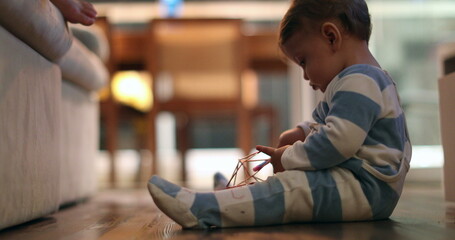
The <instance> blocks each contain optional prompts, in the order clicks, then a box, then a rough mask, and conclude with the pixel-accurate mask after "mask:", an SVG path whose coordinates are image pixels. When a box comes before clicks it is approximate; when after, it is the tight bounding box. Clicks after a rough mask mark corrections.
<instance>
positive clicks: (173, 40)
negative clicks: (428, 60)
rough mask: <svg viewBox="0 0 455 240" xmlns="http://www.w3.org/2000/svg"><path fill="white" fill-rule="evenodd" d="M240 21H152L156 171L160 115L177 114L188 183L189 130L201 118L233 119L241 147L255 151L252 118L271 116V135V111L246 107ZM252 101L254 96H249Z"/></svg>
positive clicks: (152, 121)
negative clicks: (157, 124)
mask: <svg viewBox="0 0 455 240" xmlns="http://www.w3.org/2000/svg"><path fill="white" fill-rule="evenodd" d="M242 23H243V21H242V20H240V19H154V20H152V21H151V22H150V24H149V35H148V37H149V38H148V49H147V58H146V68H147V69H148V71H150V73H151V75H152V76H153V93H154V98H153V99H154V100H153V101H154V102H153V107H152V110H151V111H150V112H149V119H148V126H149V127H148V136H149V137H148V145H149V147H150V150H151V152H152V154H153V172H154V173H156V171H157V168H158V166H157V162H158V161H157V154H156V152H157V151H156V150H157V149H156V129H155V121H156V116H157V114H158V113H160V112H162V111H168V112H172V113H174V115H175V116H176V120H177V141H178V144H177V146H178V149H179V150H180V152H181V154H182V169H181V178H182V180H183V181H185V180H186V167H185V165H186V163H185V152H186V151H187V150H188V149H189V147H190V143H189V142H188V129H189V126H190V125H191V123H192V122H193V120H194V119H195V118H197V117H200V116H220V117H223V116H227V115H230V116H235V118H236V125H237V127H236V128H237V130H236V131H237V146H238V147H239V148H240V149H241V150H242V151H243V152H244V153H248V152H249V151H251V149H252V147H253V145H252V129H253V123H252V118H253V117H254V116H253V115H258V114H268V116H269V119H271V120H270V122H271V126H272V129H273V131H272V132H276V130H275V127H276V125H277V123H276V122H277V120H276V117H275V114H274V111H273V109H271V108H264V107H258V106H257V103H255V102H254V101H250V102H248V101H247V100H248V99H249V98H248V95H249V94H250V93H251V95H252V94H254V93H255V92H257V91H255V90H253V89H251V91H250V89H247V88H245V86H246V85H247V84H245V82H248V81H246V80H245V79H244V78H242V76H245V74H244V73H245V72H246V70H247V55H246V53H245V38H244V36H243V35H242V32H241V27H242ZM249 97H250V98H251V96H249Z"/></svg>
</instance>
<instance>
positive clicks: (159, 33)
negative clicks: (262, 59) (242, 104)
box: [147, 19, 246, 102]
mask: <svg viewBox="0 0 455 240" xmlns="http://www.w3.org/2000/svg"><path fill="white" fill-rule="evenodd" d="M241 27H242V20H240V19H154V20H152V21H151V23H150V28H149V30H150V31H149V36H150V38H149V44H150V45H149V50H148V54H147V56H148V57H147V66H148V69H149V71H150V72H151V73H152V76H153V79H154V88H155V90H154V93H155V94H156V95H158V96H156V98H155V99H157V101H161V102H167V101H184V102H191V101H198V102H201V101H237V102H239V101H241V74H242V71H243V70H244V69H245V66H246V60H245V51H244V37H243V35H242V32H241Z"/></svg>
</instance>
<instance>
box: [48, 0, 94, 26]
mask: <svg viewBox="0 0 455 240" xmlns="http://www.w3.org/2000/svg"><path fill="white" fill-rule="evenodd" d="M50 1H51V2H52V3H53V4H54V5H55V6H56V7H57V8H58V9H59V10H60V12H61V13H62V15H63V17H65V19H66V20H67V21H68V22H70V23H80V24H82V25H85V26H89V25H92V24H93V23H94V22H95V18H96V14H97V12H96V10H95V8H94V7H93V5H92V4H91V3H89V2H86V1H83V0H50Z"/></svg>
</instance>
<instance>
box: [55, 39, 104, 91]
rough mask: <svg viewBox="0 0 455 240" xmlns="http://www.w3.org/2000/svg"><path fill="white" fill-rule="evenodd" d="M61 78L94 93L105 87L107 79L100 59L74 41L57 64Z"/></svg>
mask: <svg viewBox="0 0 455 240" xmlns="http://www.w3.org/2000/svg"><path fill="white" fill-rule="evenodd" d="M59 65H60V69H61V70H62V77H63V80H65V81H71V82H73V83H75V84H77V85H79V86H81V87H83V88H85V89H87V90H89V91H96V90H99V89H101V88H102V87H103V86H104V85H106V83H107V81H108V77H109V73H108V71H107V68H106V66H105V65H104V63H103V62H102V61H101V59H100V58H99V57H98V56H96V55H95V54H94V53H93V52H91V51H90V50H88V49H87V48H86V47H85V46H84V45H83V44H82V43H81V42H80V41H79V40H77V39H74V40H73V44H72V46H71V48H70V50H69V51H68V52H67V53H66V54H65V56H63V58H62V59H61V61H60V62H59Z"/></svg>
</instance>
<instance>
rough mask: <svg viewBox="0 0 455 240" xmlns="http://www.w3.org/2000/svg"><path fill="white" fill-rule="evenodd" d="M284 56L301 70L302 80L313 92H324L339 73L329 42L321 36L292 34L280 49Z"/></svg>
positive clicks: (299, 32)
mask: <svg viewBox="0 0 455 240" xmlns="http://www.w3.org/2000/svg"><path fill="white" fill-rule="evenodd" d="M282 49H283V52H284V54H285V55H286V56H287V57H288V58H289V59H291V60H292V61H293V62H295V63H296V64H297V65H299V66H300V67H301V68H302V69H303V73H304V74H303V78H304V79H305V80H308V81H309V82H310V86H311V87H312V88H313V89H314V90H318V89H319V90H321V91H322V92H325V90H326V88H327V86H328V85H329V83H330V82H331V81H332V79H333V78H334V77H335V76H336V75H337V74H338V73H339V71H340V70H339V69H338V68H337V67H336V66H338V64H336V63H337V56H336V54H335V53H334V51H333V50H332V48H331V44H330V41H327V40H326V39H325V38H323V37H322V34H319V33H318V32H314V33H311V34H306V33H304V31H297V32H296V33H294V34H293V35H292V36H291V37H290V38H289V39H288V40H287V41H286V42H285V43H284V45H283V47H282Z"/></svg>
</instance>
